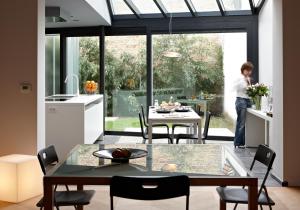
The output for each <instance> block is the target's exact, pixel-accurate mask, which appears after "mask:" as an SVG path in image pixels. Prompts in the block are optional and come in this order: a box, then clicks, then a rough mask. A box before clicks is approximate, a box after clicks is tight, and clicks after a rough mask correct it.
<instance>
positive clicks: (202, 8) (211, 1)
mask: <svg viewBox="0 0 300 210" xmlns="http://www.w3.org/2000/svg"><path fill="white" fill-rule="evenodd" d="M192 3H193V5H194V6H195V9H196V10H197V11H198V12H212V11H220V10H219V7H218V4H217V1H216V0H192Z"/></svg>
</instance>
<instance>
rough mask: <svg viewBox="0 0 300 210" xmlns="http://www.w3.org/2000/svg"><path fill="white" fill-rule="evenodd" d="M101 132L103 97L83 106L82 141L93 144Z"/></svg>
mask: <svg viewBox="0 0 300 210" xmlns="http://www.w3.org/2000/svg"><path fill="white" fill-rule="evenodd" d="M102 133H103V99H101V100H97V101H95V102H93V103H91V104H89V105H87V106H86V107H85V113H84V143H85V144H93V143H94V142H95V141H96V140H97V139H98V137H99V136H100V135H101V134H102Z"/></svg>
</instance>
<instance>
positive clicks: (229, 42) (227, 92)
mask: <svg viewBox="0 0 300 210" xmlns="http://www.w3.org/2000/svg"><path fill="white" fill-rule="evenodd" d="M223 52H224V54H223V68H224V111H225V112H226V113H227V114H228V115H229V116H230V117H232V118H233V119H235V118H236V112H235V98H236V92H235V91H234V89H233V83H234V80H235V79H236V77H237V76H239V75H240V73H241V70H240V69H241V65H242V64H243V63H244V62H246V61H247V60H246V59H247V34H246V33H226V34H223Z"/></svg>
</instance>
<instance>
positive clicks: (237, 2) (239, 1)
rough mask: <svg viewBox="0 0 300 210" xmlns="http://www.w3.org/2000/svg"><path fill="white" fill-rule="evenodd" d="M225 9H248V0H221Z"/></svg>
mask: <svg viewBox="0 0 300 210" xmlns="http://www.w3.org/2000/svg"><path fill="white" fill-rule="evenodd" d="M222 1H223V4H224V7H225V10H226V11H239V10H250V4H249V0H222Z"/></svg>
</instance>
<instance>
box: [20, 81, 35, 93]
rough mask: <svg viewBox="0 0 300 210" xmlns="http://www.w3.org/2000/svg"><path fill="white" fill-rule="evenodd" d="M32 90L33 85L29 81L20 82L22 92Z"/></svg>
mask: <svg viewBox="0 0 300 210" xmlns="http://www.w3.org/2000/svg"><path fill="white" fill-rule="evenodd" d="M31 90H32V85H31V84H30V83H29V82H22V83H21V84H20V91H21V93H24V94H28V93H30V92H31Z"/></svg>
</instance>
